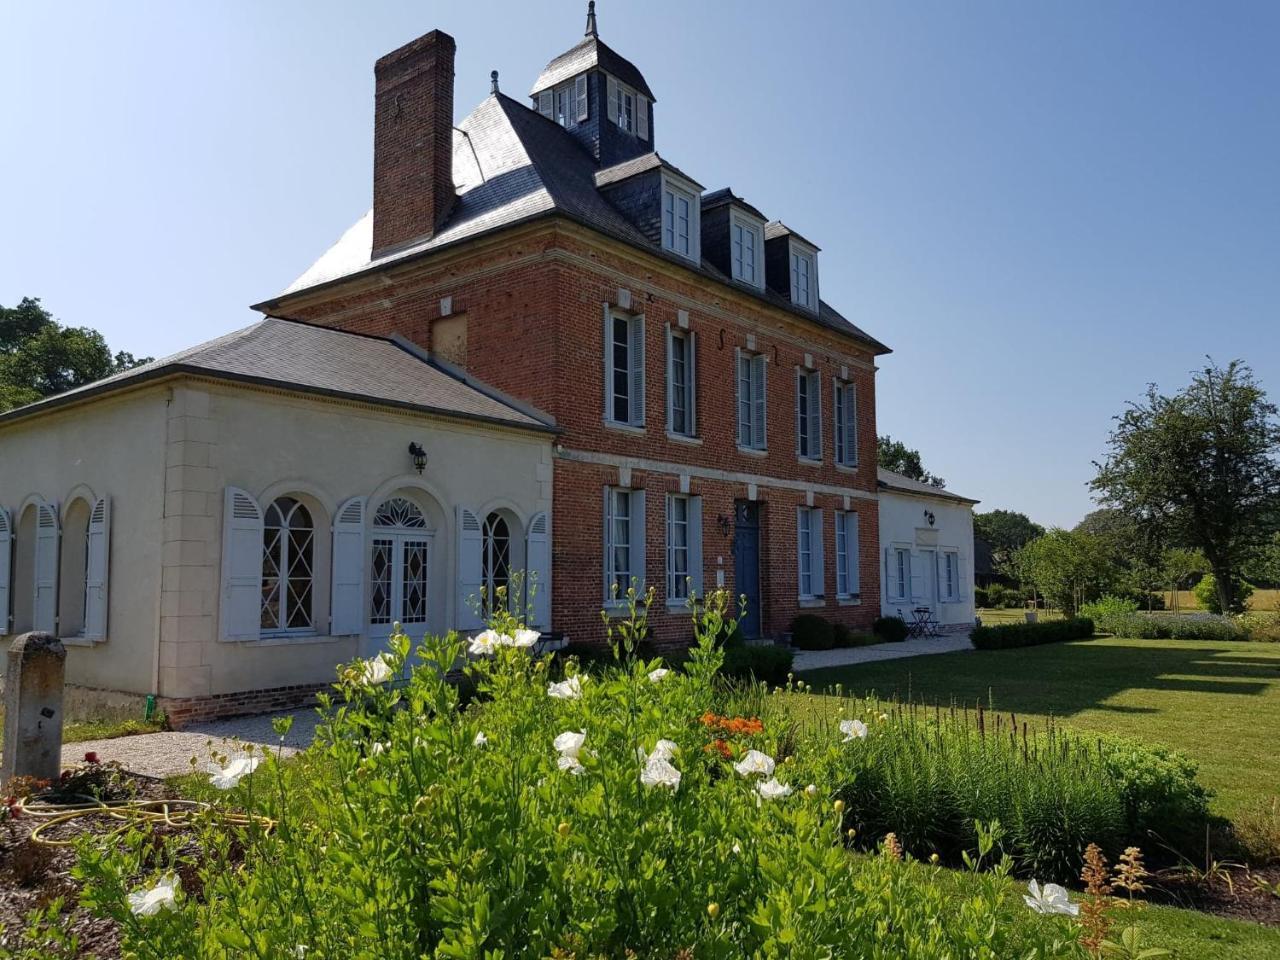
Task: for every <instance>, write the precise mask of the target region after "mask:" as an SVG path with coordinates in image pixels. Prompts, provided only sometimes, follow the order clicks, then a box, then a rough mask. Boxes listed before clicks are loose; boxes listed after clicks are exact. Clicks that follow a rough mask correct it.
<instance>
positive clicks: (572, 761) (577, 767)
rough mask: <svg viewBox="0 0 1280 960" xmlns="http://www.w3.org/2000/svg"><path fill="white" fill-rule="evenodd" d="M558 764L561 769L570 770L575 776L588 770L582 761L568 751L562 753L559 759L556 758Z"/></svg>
mask: <svg viewBox="0 0 1280 960" xmlns="http://www.w3.org/2000/svg"><path fill="white" fill-rule="evenodd" d="M556 766H557V767H559V768H560V769H561V770H567V771H569V773H572V774H573V775H574V776H575V777H576V776H579V775H580V774H584V773H586V772H587V768H586V767H584V766H583V765H582V761H581V760H579V759H578V758H577V757H575V756H572V755H571V754H568V753H562V754H560V757H559V759H558V760H556Z"/></svg>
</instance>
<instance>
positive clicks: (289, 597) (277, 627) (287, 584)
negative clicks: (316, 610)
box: [259, 497, 315, 635]
mask: <svg viewBox="0 0 1280 960" xmlns="http://www.w3.org/2000/svg"><path fill="white" fill-rule="evenodd" d="M314 596H315V523H314V521H313V519H312V517H311V511H310V510H308V509H307V507H306V505H305V504H303V503H302V502H300V501H299V500H296V499H294V498H293V497H279V498H277V499H276V500H274V501H272V502H271V504H270V505H269V506H268V507H267V509H266V511H265V512H264V514H263V524H262V612H261V616H260V620H259V623H260V626H261V630H262V634H263V635H271V634H288V633H298V632H302V633H308V632H311V631H314V630H315V617H314V615H313V611H312V601H313V598H314Z"/></svg>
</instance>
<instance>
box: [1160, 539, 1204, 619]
mask: <svg viewBox="0 0 1280 960" xmlns="http://www.w3.org/2000/svg"><path fill="white" fill-rule="evenodd" d="M1208 568H1209V564H1208V561H1206V560H1205V558H1204V554H1203V553H1201V552H1200V551H1199V550H1188V549H1187V548H1186V547H1170V548H1169V549H1168V550H1166V551H1165V552H1164V554H1163V556H1162V557H1161V569H1162V570H1163V571H1164V582H1165V583H1167V584H1168V585H1169V588H1170V589H1171V590H1172V591H1173V609H1174V610H1177V609H1178V606H1179V601H1178V591H1179V590H1181V589H1182V585H1183V584H1184V583H1186V582H1187V580H1188V578H1190V577H1191V576H1192V574H1196V573H1204V572H1205V570H1207V569H1208Z"/></svg>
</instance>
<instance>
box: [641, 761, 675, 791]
mask: <svg viewBox="0 0 1280 960" xmlns="http://www.w3.org/2000/svg"><path fill="white" fill-rule="evenodd" d="M640 782H641V783H643V784H644V785H645V786H646V787H670V788H671V789H672V790H673V791H674V790H678V789H680V771H679V770H677V769H676V768H675V767H673V766H672V765H671V761H670V760H667V759H666V758H665V757H658V756H651V757H650V758H649V762H648V763H646V764H645V765H644V769H643V770H641V771H640Z"/></svg>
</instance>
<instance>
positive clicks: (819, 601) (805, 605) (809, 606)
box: [800, 597, 827, 610]
mask: <svg viewBox="0 0 1280 960" xmlns="http://www.w3.org/2000/svg"><path fill="white" fill-rule="evenodd" d="M826 605H827V598H826V597H801V598H800V606H801V608H802V609H804V610H816V609H818V608H820V607H825V606H826Z"/></svg>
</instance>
